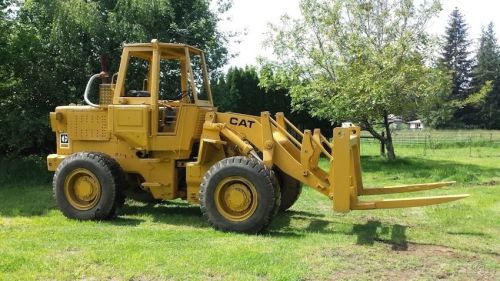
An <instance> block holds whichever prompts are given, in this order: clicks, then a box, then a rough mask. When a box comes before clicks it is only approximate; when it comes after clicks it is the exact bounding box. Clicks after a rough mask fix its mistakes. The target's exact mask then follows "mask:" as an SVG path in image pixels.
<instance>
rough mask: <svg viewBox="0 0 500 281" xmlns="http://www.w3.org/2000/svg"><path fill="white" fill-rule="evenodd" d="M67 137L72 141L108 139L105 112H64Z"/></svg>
mask: <svg viewBox="0 0 500 281" xmlns="http://www.w3.org/2000/svg"><path fill="white" fill-rule="evenodd" d="M66 118H67V120H68V122H67V130H68V135H69V137H70V139H71V140H72V141H75V140H95V141H102V140H108V139H109V130H108V113H107V111H105V110H88V111H84V110H75V111H73V110H70V111H67V112H66Z"/></svg>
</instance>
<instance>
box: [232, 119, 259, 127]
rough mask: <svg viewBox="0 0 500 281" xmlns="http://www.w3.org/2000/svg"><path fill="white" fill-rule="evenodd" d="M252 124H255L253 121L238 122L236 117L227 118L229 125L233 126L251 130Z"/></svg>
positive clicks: (242, 120)
mask: <svg viewBox="0 0 500 281" xmlns="http://www.w3.org/2000/svg"><path fill="white" fill-rule="evenodd" d="M253 123H255V121H253V120H245V119H241V120H240V119H238V118H236V117H231V118H229V124H231V125H235V126H243V127H247V128H252V125H253Z"/></svg>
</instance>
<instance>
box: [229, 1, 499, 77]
mask: <svg viewBox="0 0 500 281" xmlns="http://www.w3.org/2000/svg"><path fill="white" fill-rule="evenodd" d="M422 1H423V0H422ZM298 3H299V0H251V1H249V0H234V3H233V7H232V8H231V10H230V11H228V13H227V15H226V16H228V17H230V20H225V21H223V22H222V23H221V24H220V28H221V29H222V30H225V31H228V30H230V31H240V32H244V33H245V35H241V36H240V37H239V38H238V39H239V40H240V41H241V42H240V43H237V42H232V43H231V44H230V46H229V47H230V51H231V52H232V53H233V54H238V55H237V57H235V58H233V59H231V60H230V65H231V66H240V67H243V66H245V65H247V64H256V58H257V57H258V56H270V55H271V51H270V50H266V49H264V48H263V46H262V41H263V39H264V38H265V36H264V33H265V32H266V31H267V24H268V23H269V22H272V23H277V22H279V19H280V17H281V16H282V15H283V14H285V13H286V14H288V15H290V16H295V17H296V16H299V15H300V12H299V8H298ZM441 3H442V6H443V11H442V12H441V14H440V15H439V17H438V18H436V19H434V20H433V21H432V22H431V24H430V25H429V32H431V33H434V34H437V35H441V34H443V32H444V28H445V26H446V23H447V21H448V16H449V14H450V12H451V11H452V10H453V8H454V7H458V8H459V10H460V11H461V12H462V14H464V15H465V20H466V22H467V23H468V25H469V35H470V38H471V39H473V40H476V39H477V38H478V37H479V34H480V32H481V27H482V26H485V25H487V24H488V23H489V22H490V21H492V22H493V23H494V24H495V31H496V33H497V38H499V41H500V37H499V34H500V16H499V11H500V1H498V0H442V2H441ZM473 48H474V49H475V48H476V45H475V44H474V45H473Z"/></svg>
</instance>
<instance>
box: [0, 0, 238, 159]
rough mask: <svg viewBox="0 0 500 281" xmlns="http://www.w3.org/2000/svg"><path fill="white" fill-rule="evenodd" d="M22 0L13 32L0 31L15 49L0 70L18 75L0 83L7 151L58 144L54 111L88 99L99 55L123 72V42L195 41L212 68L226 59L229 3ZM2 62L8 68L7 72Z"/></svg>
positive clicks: (0, 127) (1, 136)
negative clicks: (222, 24) (223, 20)
mask: <svg viewBox="0 0 500 281" xmlns="http://www.w3.org/2000/svg"><path fill="white" fill-rule="evenodd" d="M0 3H6V2H5V1H4V2H0ZM19 3H22V4H20V6H19V7H18V8H19V9H18V14H17V15H16V16H15V17H14V18H12V19H11V24H9V31H8V32H3V30H2V34H1V35H0V36H1V38H0V46H2V42H3V41H2V40H3V36H8V41H7V44H8V46H10V47H9V48H10V50H13V51H12V52H11V53H9V55H8V58H9V59H8V60H6V61H2V67H1V69H0V75H2V76H8V77H11V81H12V82H11V83H9V84H8V85H5V83H4V82H1V84H2V85H0V111H1V112H3V114H2V116H0V149H1V150H2V151H3V152H4V154H5V153H13V154H17V153H22V154H30V153H40V152H48V151H50V150H52V149H53V148H54V141H55V140H54V135H53V133H52V132H51V131H50V127H49V120H48V113H49V112H50V111H52V110H54V108H55V107H56V106H58V105H66V104H69V103H81V102H82V96H83V91H84V88H85V85H86V83H87V80H88V78H89V76H90V75H91V74H93V73H98V72H99V71H100V64H99V56H100V55H102V54H108V55H109V59H110V71H117V69H118V64H119V58H120V55H121V47H122V44H123V43H128V42H149V41H150V40H151V39H153V38H157V39H159V40H160V41H164V42H177V43H187V44H190V45H194V46H196V47H199V48H201V49H203V50H205V51H207V61H208V64H209V68H210V69H211V70H212V73H217V72H218V71H220V68H221V66H222V65H224V63H225V62H226V61H227V54H228V52H227V49H226V47H225V45H226V43H227V40H228V38H227V35H226V34H223V33H221V32H219V31H218V30H217V22H218V21H219V17H220V13H222V12H223V11H224V9H227V8H228V7H229V6H227V5H226V4H224V5H223V6H224V8H221V9H222V10H220V11H212V10H210V9H209V2H208V1H207V0H188V1H168V0H152V1H138V0H96V1H81V0H53V1H42V0H26V1H24V2H19ZM3 23H4V21H3V19H2V22H1V23H0V24H1V25H3ZM2 28H3V26H2ZM0 48H2V47H0ZM4 54H6V53H4V52H1V53H0V56H2V55H4ZM3 69H6V70H7V71H8V73H7V74H2V73H1V71H2V70H3ZM2 81H5V80H2Z"/></svg>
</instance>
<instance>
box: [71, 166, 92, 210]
mask: <svg viewBox="0 0 500 281" xmlns="http://www.w3.org/2000/svg"><path fill="white" fill-rule="evenodd" d="M64 195H65V196H66V198H67V199H68V202H69V203H70V204H71V206H73V207H74V208H75V209H78V210H82V211H85V210H90V209H92V208H93V207H94V206H95V205H96V204H97V202H99V199H100V198H101V184H100V183H99V180H97V177H96V176H95V175H94V173H92V172H91V171H89V170H87V169H83V168H79V169H76V170H74V171H72V172H71V173H70V174H69V175H68V176H67V177H66V179H65V180H64Z"/></svg>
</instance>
